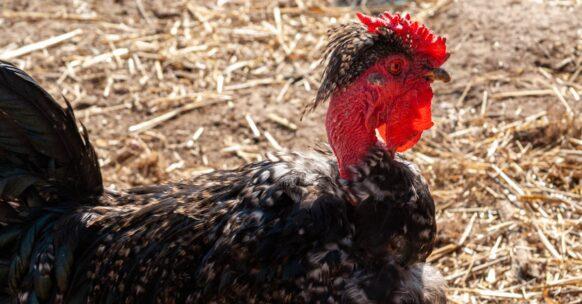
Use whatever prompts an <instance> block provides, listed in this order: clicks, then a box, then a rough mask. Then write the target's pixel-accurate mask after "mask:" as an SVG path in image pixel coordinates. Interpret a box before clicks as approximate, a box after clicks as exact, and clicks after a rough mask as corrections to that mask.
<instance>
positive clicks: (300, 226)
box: [0, 65, 444, 303]
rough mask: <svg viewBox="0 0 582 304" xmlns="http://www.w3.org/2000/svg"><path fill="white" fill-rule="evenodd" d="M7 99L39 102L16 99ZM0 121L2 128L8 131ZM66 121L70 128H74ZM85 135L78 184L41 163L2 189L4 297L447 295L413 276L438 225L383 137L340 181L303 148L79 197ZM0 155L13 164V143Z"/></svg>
mask: <svg viewBox="0 0 582 304" xmlns="http://www.w3.org/2000/svg"><path fill="white" fill-rule="evenodd" d="M0 69H3V72H5V75H8V76H7V78H6V79H8V80H9V81H12V82H19V81H23V80H22V78H21V77H20V76H19V75H20V74H24V72H22V71H19V70H17V69H16V70H15V68H14V67H10V69H8V68H7V67H6V66H3V65H2V66H0ZM4 69H5V70H4ZM13 71H18V73H17V74H14V72H13ZM11 73H12V74H11ZM24 75H25V74H24ZM26 81H29V82H30V81H31V80H29V79H26ZM33 88H34V89H35V90H40V91H42V89H40V87H38V85H35V86H34V87H33ZM42 92H44V91H42ZM38 96H41V97H39V98H38V99H36V100H35V103H50V104H51V106H50V107H45V108H49V109H52V110H50V111H58V110H55V109H56V108H55V107H54V105H56V103H55V102H54V100H52V98H47V97H46V96H48V95H44V94H41V95H38ZM1 99H2V96H0V101H1ZM12 104H16V105H17V107H21V108H23V109H25V110H27V111H33V112H34V111H35V110H34V109H35V108H34V106H33V104H31V102H30V101H29V100H27V99H26V98H21V99H19V100H17V102H16V103H12ZM0 109H1V103H0ZM50 111H49V112H50ZM49 114H51V113H49ZM15 115H18V114H15ZM49 116H51V115H49ZM51 117H53V118H54V117H56V118H54V119H55V120H56V121H54V122H52V125H51V127H52V128H55V129H57V128H59V126H61V125H69V126H70V125H71V124H74V123H75V122H74V118H73V116H72V115H69V116H51ZM10 126H12V125H10ZM5 130H7V127H6V126H5V125H4V124H3V122H0V131H2V132H7V134H11V133H9V131H5ZM59 130H62V129H59ZM62 132H64V134H65V135H66V136H67V137H68V138H76V137H79V136H80V135H79V134H78V131H77V130H76V129H75V128H68V129H64V130H63V131H62ZM45 136H49V135H45ZM84 138H85V140H84V141H82V143H83V147H84V148H83V150H80V151H79V153H86V154H83V155H82V156H83V157H79V158H76V161H82V162H85V161H86V162H87V164H84V163H78V164H74V165H75V166H72V167H70V168H73V169H71V170H72V171H69V172H72V174H81V173H83V174H93V175H95V176H87V177H84V179H82V180H81V183H80V184H79V185H78V186H76V187H77V188H75V189H72V190H75V191H72V192H69V191H64V190H66V189H63V183H62V182H63V181H65V180H56V181H55V180H54V175H51V174H48V173H46V172H49V173H50V170H49V169H50V168H51V167H50V166H51V164H53V163H54V162H50V161H49V162H47V163H46V168H45V167H41V168H40V169H38V170H37V171H28V172H29V173H31V175H34V176H35V179H31V180H33V181H34V182H31V183H25V184H24V185H25V187H24V186H22V184H18V186H19V187H20V188H18V189H16V188H13V189H7V190H18V191H8V192H6V193H10V194H11V195H3V196H1V198H0V224H1V225H0V249H1V251H0V302H1V303H5V302H6V303H440V302H441V301H444V300H443V299H444V298H443V295H442V279H441V278H438V277H436V276H434V275H433V276H425V275H424V274H423V273H434V272H435V271H434V269H432V268H430V267H428V266H426V265H424V264H422V262H423V261H424V259H425V258H426V256H427V255H428V254H429V253H430V251H431V249H432V242H433V239H434V229H435V226H434V204H433V201H432V199H431V197H430V194H429V192H428V189H427V187H426V184H425V183H424V181H423V179H422V177H421V176H420V175H419V174H418V171H417V170H416V169H414V167H413V166H411V165H410V164H409V163H407V162H405V161H402V160H398V159H394V158H393V157H392V156H391V155H388V154H387V153H386V152H385V150H384V149H382V148H380V147H375V148H373V149H372V150H371V151H370V153H369V155H368V157H367V158H366V159H365V161H364V162H363V163H362V164H361V165H360V166H358V167H356V168H354V172H358V174H357V177H356V178H355V179H354V180H352V181H344V180H340V179H339V177H338V171H337V164H336V163H335V161H334V160H333V158H332V157H331V154H329V153H327V154H326V153H318V152H309V153H305V154H300V153H291V154H278V155H272V156H271V157H270V158H269V159H268V160H265V161H262V162H258V163H252V164H248V165H246V166H243V167H241V168H240V169H237V170H226V171H217V172H214V173H210V174H206V175H202V176H199V177H196V178H193V179H191V180H185V181H182V182H179V183H173V184H166V185H156V186H149V187H140V188H136V189H130V190H128V191H126V192H121V193H107V192H105V193H103V194H102V195H100V196H98V195H96V193H99V192H98V191H93V190H90V191H89V190H84V191H85V196H79V195H78V193H79V191H77V190H79V189H98V190H99V189H101V188H100V186H101V185H100V184H99V185H96V184H95V183H94V181H95V180H99V181H100V175H98V174H100V173H99V171H98V170H97V171H95V170H93V171H91V170H86V169H85V168H93V167H91V166H92V164H94V163H95V162H96V159H95V158H94V157H95V156H94V153H93V152H92V148H90V143H89V142H88V139H87V137H84ZM25 139H26V140H29V141H33V142H34V141H35V140H43V137H42V136H40V137H34V136H28V137H26V138H25ZM56 144H65V143H59V142H58V141H57V143H56ZM0 147H1V146H0ZM61 148H63V147H61ZM3 151H5V150H3ZM26 151H28V150H26ZM31 151H33V152H30V153H37V154H38V155H40V156H38V157H40V158H42V157H45V156H46V155H45V154H46V151H44V150H42V149H36V150H31ZM83 151H84V152H83ZM35 155H36V154H35ZM49 156H50V155H49ZM0 161H2V164H4V165H5V166H8V167H10V166H12V167H13V168H22V161H20V160H15V159H14V157H13V156H12V154H10V153H2V154H0ZM41 164H44V163H41ZM18 166H20V167H18ZM75 168H76V169H75ZM45 169H46V170H45ZM3 170H4V169H3ZM3 172H8V171H3ZM57 177H58V175H57ZM6 185H8V186H9V187H16V186H11V185H13V184H6ZM47 185H48V186H49V187H47ZM51 186H54V187H51ZM89 186H90V187H89ZM23 187H24V188H23ZM5 190H6V189H5ZM14 193H17V194H18V195H13V194H14ZM67 193H74V194H75V195H67ZM31 202H32V203H31Z"/></svg>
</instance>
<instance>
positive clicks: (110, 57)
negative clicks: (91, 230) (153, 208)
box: [0, 0, 582, 303]
mask: <svg viewBox="0 0 582 304" xmlns="http://www.w3.org/2000/svg"><path fill="white" fill-rule="evenodd" d="M344 2H345V1H344ZM371 2H379V3H382V2H383V1H370V3H371ZM385 2H388V3H389V2H391V1H385ZM392 2H396V4H398V5H400V6H394V4H389V5H388V4H386V5H384V6H383V7H377V6H374V7H368V8H363V9H364V10H368V11H370V10H371V11H381V10H383V9H389V10H405V11H410V12H411V13H412V14H413V17H415V18H417V19H421V20H423V21H425V22H426V23H427V24H429V25H430V26H431V27H432V28H433V29H434V30H435V31H436V32H437V33H440V34H444V35H445V36H447V37H448V41H449V42H448V45H449V49H450V50H451V52H452V53H453V54H452V56H451V58H450V60H449V61H448V63H447V64H446V68H447V69H448V70H449V72H450V73H451V75H452V76H453V81H452V82H450V83H448V84H436V85H435V96H436V97H435V100H434V102H433V108H434V116H435V118H434V120H435V122H436V125H435V127H434V128H433V129H432V130H431V131H430V132H428V133H425V135H424V136H423V139H422V141H421V143H420V144H419V145H418V146H417V147H415V148H414V149H413V150H412V151H410V152H407V153H406V154H407V156H408V157H409V158H410V159H412V160H413V161H415V162H416V163H418V164H419V166H420V167H421V170H422V171H423V173H424V174H425V176H426V178H427V180H428V181H429V183H430V184H431V189H432V192H433V195H434V196H435V198H436V201H437V210H438V211H437V212H438V219H439V230H440V231H439V235H438V243H437V246H436V247H437V250H436V251H435V252H434V253H433V255H432V256H431V257H430V261H431V262H432V263H434V264H435V265H437V267H438V268H439V269H440V270H441V271H442V272H443V274H444V275H445V277H446V278H447V280H448V282H449V287H450V288H449V291H448V294H449V298H450V300H451V302H453V303H501V302H516V303H525V302H530V303H544V302H545V303H581V302H582V300H581V292H582V245H581V240H582V235H581V229H580V228H582V222H581V216H580V215H581V214H582V204H581V198H582V189H581V186H580V177H581V176H582V136H581V135H582V134H581V133H582V131H581V127H582V122H581V119H580V110H581V109H582V106H581V105H582V102H581V101H580V94H582V82H581V81H580V79H581V78H582V77H580V73H581V69H582V60H581V57H580V52H582V18H580V15H581V12H582V6H581V5H580V3H579V1H575V0H572V1H561V0H559V1H550V0H548V1H542V0H537V1H534V0H523V1H519V0H498V1H484V0H467V1H452V0H449V1H447V0H439V1H428V2H426V1H425V2H422V3H408V4H407V3H406V1H392ZM0 9H1V10H2V14H1V15H0V59H1V58H4V59H8V60H10V61H12V62H14V63H16V64H17V65H19V66H20V67H22V68H24V69H25V70H27V71H28V72H29V73H30V74H32V75H33V76H34V77H35V78H36V79H37V80H39V81H40V82H41V84H42V85H43V86H44V87H45V88H47V89H48V90H49V91H50V92H51V93H52V94H54V95H55V96H57V97H59V98H60V96H64V97H66V98H67V99H68V100H69V101H70V102H71V103H72V104H73V106H74V107H75V109H76V113H77V117H78V118H79V119H80V120H81V121H82V122H83V123H84V124H85V125H86V127H87V128H88V129H89V130H90V134H91V138H92V141H93V143H94V145H95V146H96V149H97V151H98V153H99V155H100V159H101V162H102V170H103V174H104V178H105V182H106V185H107V186H108V187H111V188H125V187H128V186H133V185H141V184H149V183H157V182H163V181H166V180H170V179H178V178H181V177H184V176H191V175H195V174H200V173H203V172H207V171H210V170H216V169H221V168H232V167H235V166H238V165H240V164H242V163H244V162H248V161H254V160H257V159H260V158H262V154H263V153H265V152H269V151H274V150H278V149H309V148H310V146H312V145H315V144H318V143H322V142H325V141H326V139H325V135H324V134H325V132H324V131H325V130H324V128H323V123H322V122H323V115H324V111H325V107H321V108H320V109H318V110H317V111H315V112H314V113H310V114H308V115H307V116H306V117H305V118H304V119H303V120H302V121H300V114H301V111H302V109H303V107H304V106H305V105H306V104H308V103H310V102H311V101H312V99H313V96H314V91H315V90H316V89H317V86H318V82H319V76H320V72H321V70H320V67H318V66H317V64H316V63H317V60H318V58H319V56H320V53H321V50H322V47H323V46H324V43H325V30H326V28H327V27H328V26H329V24H331V23H336V22H342V21H346V20H349V19H352V18H354V10H353V6H352V7H338V6H334V5H333V3H331V1H330V2H326V1H312V0H288V1H285V0H281V1H278V2H277V1H266V0H263V1H261V0H256V1H246V0H233V1H228V0H218V1H186V0H178V1H150V0H116V1H113V0H105V1H83V0H70V1H65V0H3V1H1V2H0ZM62 35H64V36H62ZM46 39H49V40H48V43H46V44H44V45H42V44H41V45H39V44H36V43H37V42H40V41H44V40H46ZM253 128H254V130H253Z"/></svg>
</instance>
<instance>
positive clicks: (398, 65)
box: [388, 60, 402, 76]
mask: <svg viewBox="0 0 582 304" xmlns="http://www.w3.org/2000/svg"><path fill="white" fill-rule="evenodd" d="M401 71H402V61H400V60H394V61H392V62H390V63H389V64H388V72H390V74H392V75H394V76H397V75H399V74H400V72H401Z"/></svg>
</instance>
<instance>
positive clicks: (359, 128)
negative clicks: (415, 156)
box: [311, 12, 450, 178]
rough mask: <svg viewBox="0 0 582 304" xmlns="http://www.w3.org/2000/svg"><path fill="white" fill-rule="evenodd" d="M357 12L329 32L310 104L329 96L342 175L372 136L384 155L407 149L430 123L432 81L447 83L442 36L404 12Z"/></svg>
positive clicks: (329, 126) (328, 120)
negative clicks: (319, 81)
mask: <svg viewBox="0 0 582 304" xmlns="http://www.w3.org/2000/svg"><path fill="white" fill-rule="evenodd" d="M357 17H358V19H359V22H353V23H349V24H343V25H339V26H335V27H333V28H332V29H331V30H330V32H329V35H330V37H329V43H328V46H327V48H326V50H325V53H324V59H325V63H326V66H325V69H324V73H323V79H322V84H321V86H320V88H319V91H318V92H317V97H316V100H315V103H314V104H313V105H312V106H311V107H312V108H315V107H316V106H317V105H318V104H321V103H323V102H325V101H326V100H328V99H330V107H329V109H328V113H327V117H326V128H327V133H328V139H329V141H330V144H331V146H332V148H333V150H334V153H335V154H336V157H337V158H338V162H339V165H340V175H341V176H342V177H343V178H348V177H349V173H348V170H347V168H348V167H349V166H353V165H357V164H358V162H360V161H361V160H362V158H363V157H365V155H366V153H367V151H368V150H369V149H370V147H371V146H372V145H375V144H377V142H378V137H377V136H376V134H379V135H380V136H379V139H380V141H383V142H384V145H385V147H386V149H388V150H390V151H391V152H394V151H398V152H400V151H405V150H407V149H409V148H411V147H412V146H414V145H415V144H416V143H417V142H418V140H419V139H420V137H421V135H422V132H423V131H425V130H427V129H429V128H430V127H431V126H432V125H433V122H432V117H431V101H432V97H433V93H432V88H431V83H432V82H433V81H435V80H441V81H444V82H447V81H449V80H450V76H449V74H448V73H447V72H446V71H445V70H443V69H442V68H441V66H442V65H443V64H444V63H445V61H446V60H447V58H448V56H449V54H448V53H447V48H446V39H445V38H443V37H439V36H437V35H435V34H433V33H432V31H431V30H429V29H428V28H427V27H426V26H424V25H422V24H420V23H418V22H415V21H412V20H411V18H410V15H408V14H407V15H405V16H404V17H403V16H401V15H400V14H394V15H392V14H390V13H387V12H386V13H383V14H381V15H380V16H379V17H371V16H366V15H364V14H361V13H358V15H357Z"/></svg>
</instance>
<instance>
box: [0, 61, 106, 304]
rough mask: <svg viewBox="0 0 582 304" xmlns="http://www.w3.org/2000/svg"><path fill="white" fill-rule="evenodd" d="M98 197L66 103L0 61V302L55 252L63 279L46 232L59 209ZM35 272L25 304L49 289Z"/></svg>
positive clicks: (91, 153) (84, 137) (90, 160)
mask: <svg viewBox="0 0 582 304" xmlns="http://www.w3.org/2000/svg"><path fill="white" fill-rule="evenodd" d="M102 193H103V182H102V178H101V172H100V168H99V162H98V158H97V155H96V153H95V150H94V149H93V146H92V145H91V143H90V141H89V137H88V134H87V132H86V131H85V128H84V127H83V131H80V130H79V128H78V127H77V121H76V119H75V115H74V114H73V110H72V107H71V105H70V104H69V103H68V102H67V105H66V108H63V107H61V106H60V105H59V104H58V103H57V102H56V101H55V100H54V99H53V98H52V97H51V96H50V95H49V94H48V93H47V92H46V91H45V90H44V89H43V88H41V87H40V85H39V84H38V83H37V82H36V81H35V80H33V79H32V78H31V77H30V76H29V75H27V74H26V73H25V72H23V71H22V70H20V69H18V68H17V67H15V66H13V65H11V64H9V63H6V62H2V61H0V300H1V299H2V298H3V297H6V295H7V292H8V294H13V292H9V290H13V291H14V290H15V289H17V285H19V284H22V280H23V278H24V276H25V275H26V273H27V272H29V270H30V267H32V266H31V265H43V264H44V265H48V264H52V263H51V261H50V260H51V259H53V258H52V256H53V253H54V251H55V249H56V251H57V253H58V254H59V255H58V256H57V257H56V262H57V263H56V270H55V271H56V273H57V274H63V275H62V277H64V278H66V277H67V276H68V273H69V272H70V270H69V268H70V261H69V260H70V258H69V256H70V252H65V253H62V252H60V251H62V250H63V248H54V249H53V248H52V245H51V244H52V243H53V240H52V239H50V236H51V234H50V233H49V234H46V231H49V230H50V229H52V228H51V227H53V225H54V223H55V221H56V220H57V219H58V217H59V213H62V212H63V211H62V210H65V209H67V208H71V207H75V206H80V205H91V204H94V203H95V202H96V201H98V200H97V199H96V198H97V197H98V196H100V195H101V194H102ZM59 210H61V211H59ZM43 235H44V236H43ZM64 247H67V248H68V247H72V248H74V246H64ZM38 250H40V251H41V252H45V253H48V254H44V255H42V254H39V255H37V253H36V251H38ZM34 257H38V258H34ZM49 258H50V259H49ZM47 259H49V260H47ZM40 269H41V270H35V271H33V272H32V273H33V278H31V279H32V280H30V281H31V283H30V284H31V287H32V288H31V290H33V291H34V295H32V294H31V295H30V299H32V298H37V299H41V300H42V299H46V298H47V297H48V296H49V295H48V290H50V289H51V287H52V285H51V284H52V283H51V280H50V277H49V276H48V275H47V273H46V267H45V268H42V267H41V268H40ZM56 283H57V285H59V286H58V287H61V288H62V286H60V285H66V284H67V283H68V282H67V281H66V279H63V280H57V282H56ZM0 302H2V301H0Z"/></svg>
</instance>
